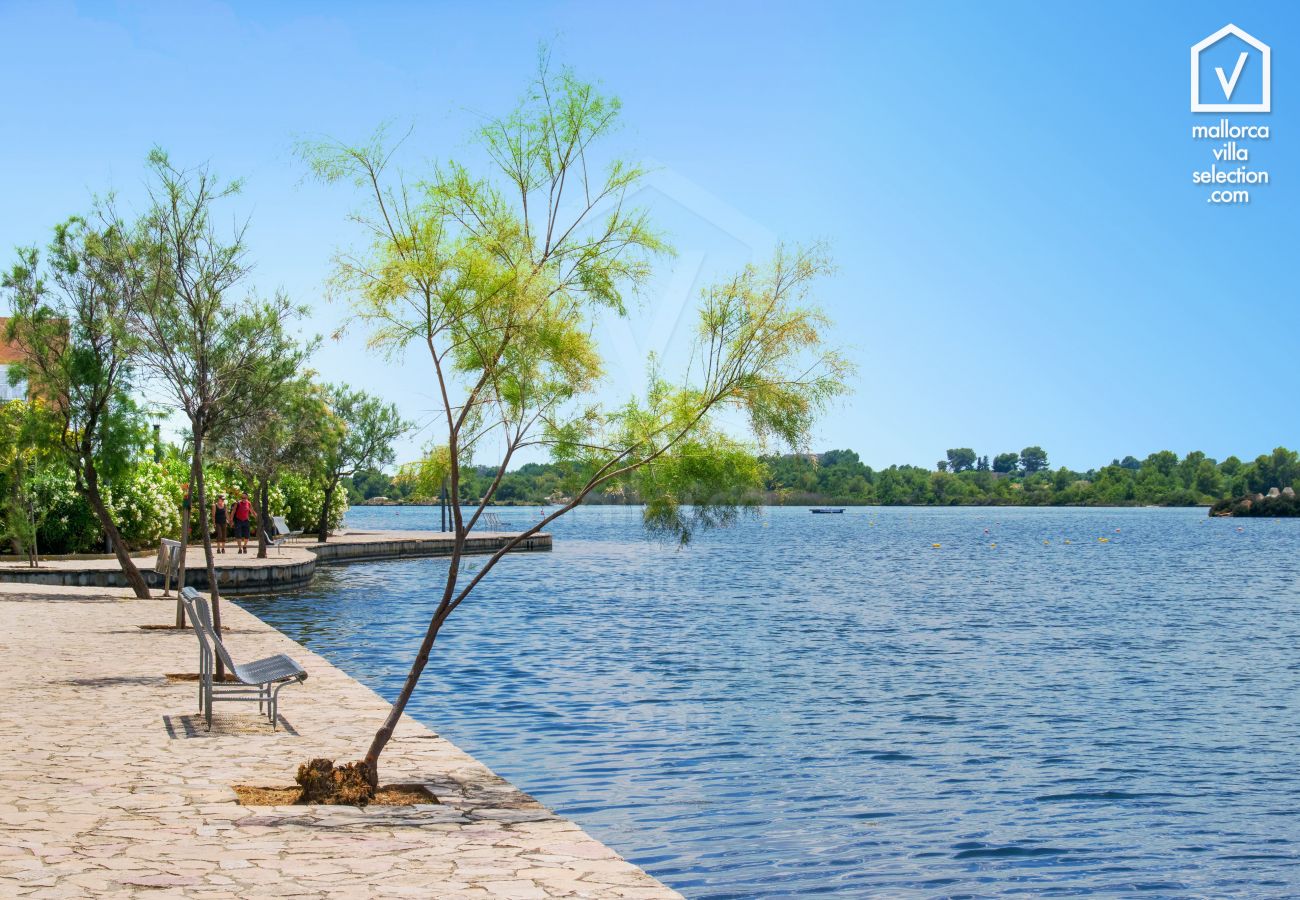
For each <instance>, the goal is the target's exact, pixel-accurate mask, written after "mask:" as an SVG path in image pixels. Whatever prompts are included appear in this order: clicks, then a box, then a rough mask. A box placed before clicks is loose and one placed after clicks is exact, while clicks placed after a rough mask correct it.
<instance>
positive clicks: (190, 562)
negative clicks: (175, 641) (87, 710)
mask: <svg viewBox="0 0 1300 900" xmlns="http://www.w3.org/2000/svg"><path fill="white" fill-rule="evenodd" d="M513 537H515V534H513V533H508V532H490V531H483V532H479V531H476V532H473V533H472V534H471V535H470V536H469V537H468V538H467V539H466V552H468V553H472V554H478V555H482V554H485V553H494V552H496V551H497V550H499V549H501V548H502V547H503V546H505V544H506V543H507V542H508V541H509V540H510V539H511V538H513ZM452 543H453V538H452V535H451V534H450V533H445V532H444V533H439V532H431V531H340V532H338V533H337V534H334V535H331V536H330V539H329V540H328V541H326V542H325V543H323V544H322V543H319V542H318V541H317V540H316V539H315V538H314V537H300V538H296V539H294V541H293V542H291V543H287V544H282V545H281V546H280V547H278V548H276V547H273V548H269V549H268V551H267V553H268V556H267V558H266V559H258V558H257V546H256V544H255V543H254V542H252V541H250V542H249V552H248V553H247V554H240V553H236V552H235V545H234V542H233V541H229V542H227V544H226V552H225V553H223V554H218V555H217V556H216V570H217V586H218V587H219V588H220V590H221V592H222V593H223V594H262V593H268V592H270V591H278V590H287V589H290V588H297V587H303V586H305V585H307V584H309V583H310V582H311V579H312V576H313V575H314V574H315V572H316V566H317V565H330V564H339V563H350V562H362V561H368V560H376V559H407V558H412V557H422V556H447V555H449V554H450V553H451V549H452ZM550 549H551V536H550V535H549V534H545V533H543V534H535V535H533V536H532V537H530V538H528V539H526V540H525V541H523V542H522V543H521V544H520V545H519V546H518V547H517V548H515V549H514V550H512V551H511V552H512V553H518V552H535V551H546V550H550ZM155 558H156V554H152V553H151V554H149V555H148V556H137V557H134V559H135V563H136V565H137V566H139V567H140V571H141V573H142V574H143V575H144V576H145V579H146V580H147V581H148V583H149V586H150V587H157V588H161V587H162V576H161V575H158V574H156V573H155V572H154V571H153V565H154V560H155ZM0 582H10V583H16V584H42V585H49V586H52V587H99V588H119V587H127V583H126V579H125V578H123V577H122V570H121V569H120V568H119V566H118V563H117V559H116V558H115V557H112V556H104V557H95V558H89V559H87V558H81V559H50V560H42V561H41V563H40V565H39V566H38V567H37V568H35V569H33V568H30V567H28V566H27V565H26V564H25V563H23V562H21V561H10V562H5V563H0ZM185 583H186V584H188V585H191V586H193V587H196V588H199V589H205V588H207V586H208V573H207V566H206V563H205V561H204V558H203V548H202V547H201V546H191V547H190V548H189V551H188V553H187V555H186V557H185Z"/></svg>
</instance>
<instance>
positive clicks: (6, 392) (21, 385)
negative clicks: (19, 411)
mask: <svg viewBox="0 0 1300 900" xmlns="http://www.w3.org/2000/svg"><path fill="white" fill-rule="evenodd" d="M10 368H11V367H10V366H7V365H0V403H8V402H9V401H10V400H26V399H27V380H26V379H25V378H21V379H19V380H18V382H17V383H16V384H10V383H9V370H10Z"/></svg>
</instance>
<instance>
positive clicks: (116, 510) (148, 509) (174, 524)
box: [106, 459, 182, 549]
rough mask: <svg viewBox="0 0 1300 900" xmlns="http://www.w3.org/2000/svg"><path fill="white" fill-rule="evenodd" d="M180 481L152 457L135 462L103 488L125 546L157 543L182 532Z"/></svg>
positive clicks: (176, 536) (175, 536) (148, 545)
mask: <svg viewBox="0 0 1300 900" xmlns="http://www.w3.org/2000/svg"><path fill="white" fill-rule="evenodd" d="M181 495H182V488H181V482H180V481H178V480H177V479H176V477H175V473H174V472H172V471H171V470H170V469H169V468H168V467H166V466H164V465H162V464H160V463H156V462H154V461H153V460H151V459H150V460H143V461H141V462H139V463H136V465H134V466H133V467H132V468H131V470H130V472H129V474H127V476H126V477H125V478H121V479H118V481H117V482H116V483H115V484H113V485H112V487H111V488H110V489H109V490H108V491H107V492H106V500H107V502H108V508H109V510H110V511H111V512H112V514H113V520H114V521H115V522H116V523H117V527H118V530H119V531H121V532H122V538H123V540H125V541H126V543H127V546H129V547H131V548H132V549H140V548H145V547H151V546H156V545H157V544H158V541H159V540H160V539H162V538H164V537H170V538H178V537H180V533H181Z"/></svg>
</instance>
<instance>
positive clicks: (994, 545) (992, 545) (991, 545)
mask: <svg viewBox="0 0 1300 900" xmlns="http://www.w3.org/2000/svg"><path fill="white" fill-rule="evenodd" d="M989 546H990V547H996V546H997V544H989Z"/></svg>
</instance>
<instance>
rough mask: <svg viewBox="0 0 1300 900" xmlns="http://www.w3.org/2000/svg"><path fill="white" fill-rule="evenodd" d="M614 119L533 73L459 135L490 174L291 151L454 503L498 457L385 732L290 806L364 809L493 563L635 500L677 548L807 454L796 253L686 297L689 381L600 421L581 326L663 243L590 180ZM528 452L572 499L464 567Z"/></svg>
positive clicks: (604, 105) (810, 312) (828, 382)
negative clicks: (339, 202)
mask: <svg viewBox="0 0 1300 900" xmlns="http://www.w3.org/2000/svg"><path fill="white" fill-rule="evenodd" d="M619 112H620V105H619V103H618V101H617V100H616V99H613V98H611V97H608V96H606V95H604V94H602V93H601V92H600V91H598V90H597V89H596V88H595V87H594V86H592V85H591V84H589V83H586V82H583V81H581V80H579V79H578V78H577V77H575V76H574V75H573V74H572V73H571V72H569V71H568V70H561V71H554V70H552V69H550V68H549V66H548V65H547V63H546V61H545V59H543V62H542V65H541V66H540V68H539V73H538V76H537V79H536V81H535V83H534V84H533V86H532V89H531V90H530V91H529V93H528V94H527V96H526V97H525V99H524V100H523V101H522V102H521V104H520V105H519V107H518V108H517V109H516V110H515V111H514V112H513V113H511V114H510V115H508V116H506V117H504V118H501V119H496V120H492V121H489V122H488V123H487V124H486V125H484V126H483V128H482V129H481V131H480V132H479V134H478V139H479V142H480V143H481V145H482V147H483V149H484V150H485V151H486V154H487V157H488V158H489V159H491V160H492V162H493V163H494V165H495V168H494V174H493V176H492V177H477V176H475V175H474V174H472V173H471V172H470V171H469V170H468V169H466V168H465V167H463V166H460V165H457V164H455V163H451V164H448V165H445V166H443V167H441V168H439V169H437V170H436V171H435V172H434V173H433V174H432V177H430V178H428V179H427V180H425V181H422V182H420V183H419V187H418V188H412V187H410V186H409V185H410V182H408V181H406V180H405V179H402V178H401V177H397V176H394V175H393V173H390V171H389V166H390V159H391V153H390V151H389V150H388V149H387V148H386V147H385V146H384V142H383V136H382V133H381V134H380V135H377V136H376V138H375V139H374V140H372V141H371V142H369V143H367V144H365V145H363V146H347V145H342V144H336V143H319V144H313V145H311V146H307V147H304V155H305V157H306V158H307V160H308V161H309V162H310V164H311V166H312V167H313V169H314V171H315V173H316V174H317V175H318V176H320V177H321V178H323V179H325V180H326V181H331V182H333V181H351V182H353V183H355V184H356V185H357V186H358V187H359V188H360V189H361V190H362V192H363V193H364V195H365V197H366V200H365V203H366V206H365V212H363V213H362V214H361V215H360V216H359V218H360V219H361V220H362V221H363V222H364V224H365V226H366V233H367V236H368V238H369V244H368V247H367V248H366V249H365V250H363V251H359V252H354V253H345V254H340V256H339V257H338V268H337V272H336V279H337V280H336V287H338V288H340V289H342V290H345V291H347V292H348V293H349V294H350V295H351V297H352V298H353V302H354V305H353V308H354V311H355V315H356V317H357V318H358V319H359V320H360V321H361V322H363V323H365V324H367V325H368V326H369V327H370V329H371V331H370V339H371V344H372V346H373V347H374V348H375V349H377V350H380V351H384V352H388V353H392V354H396V353H398V352H401V351H405V350H407V349H408V348H410V347H418V348H420V349H421V350H422V351H423V353H424V354H425V358H426V360H427V365H428V367H429V372H430V376H431V382H432V388H431V390H432V391H433V392H434V393H435V395H436V396H437V398H438V401H439V408H438V409H437V411H436V414H435V417H436V419H437V426H436V429H437V434H436V437H435V440H434V445H435V446H436V447H437V448H438V451H437V452H438V454H439V457H440V459H443V460H445V464H446V472H447V479H448V482H449V486H450V493H451V496H452V497H453V498H459V497H460V479H461V472H462V470H463V469H464V467H465V465H466V464H467V460H469V459H470V458H471V457H472V456H473V455H474V454H479V455H480V456H481V455H482V453H484V452H485V451H486V448H488V447H491V448H493V449H494V450H496V449H498V448H499V457H497V459H496V462H497V464H496V466H495V477H494V478H493V479H492V480H491V482H490V484H489V486H488V488H487V489H486V491H485V492H484V494H483V496H482V497H480V498H478V501H477V503H476V505H474V506H471V507H468V508H464V509H463V508H462V507H461V505H460V504H459V503H458V502H454V503H453V504H452V506H451V515H452V520H453V529H454V541H453V545H452V549H451V554H450V556H449V558H448V560H447V570H446V576H445V579H443V580H442V581H441V583H440V584H439V586H438V587H437V592H438V593H437V595H436V599H437V603H436V607H435V609H434V611H433V613H432V615H431V617H430V620H429V623H428V626H427V629H426V631H425V635H424V638H423V640H422V641H421V643H420V646H419V650H418V651H417V653H416V656H415V659H414V660H413V661H412V663H411V667H410V671H409V672H408V674H407V676H406V680H405V682H404V683H403V685H402V688H401V690H400V692H399V693H398V694H397V697H396V700H395V701H394V703H393V705H392V707H391V709H390V711H389V713H388V716H387V718H386V719H385V720H384V722H383V723H382V725H381V726H380V728H379V729H378V731H377V732H376V734H375V736H374V739H373V740H372V742H371V744H370V746H369V748H368V750H367V752H366V754H365V756H364V758H363V759H361V760H360V761H359V762H356V763H350V764H347V765H344V766H338V767H334V766H333V764H332V763H331V762H330V761H326V760H313V761H312V763H311V764H309V765H304V766H302V767H301V768H300V769H299V775H298V780H299V782H300V783H301V784H302V785H303V787H304V788H305V796H306V798H307V799H309V800H310V799H321V800H324V801H326V802H363V803H364V802H366V800H367V798H368V797H369V796H373V791H374V789H375V787H376V786H377V784H378V764H379V759H380V756H381V754H382V753H383V751H384V748H385V746H386V745H387V744H388V742H389V740H390V739H391V738H392V736H393V731H394V729H395V727H396V726H397V723H398V721H399V719H400V718H401V715H402V712H403V710H404V709H405V707H406V704H407V702H408V701H409V700H410V698H411V695H412V694H413V692H414V691H415V688H416V686H417V685H418V683H419V681H420V677H421V674H422V673H423V671H424V669H425V666H426V664H427V663H428V660H429V656H430V653H431V651H432V649H433V646H434V643H435V641H436V639H437V637H438V634H439V632H440V630H441V629H442V628H443V626H444V624H445V623H446V622H447V620H448V617H449V616H451V615H452V613H454V612H455V611H456V609H457V608H459V607H460V605H461V604H462V603H464V602H465V601H466V600H467V599H468V598H469V597H470V596H471V595H472V593H473V592H474V590H475V588H476V587H477V586H478V585H479V584H481V583H482V581H483V579H484V578H486V577H488V575H490V574H491V572H492V571H493V568H494V567H495V566H496V564H497V563H498V562H499V561H500V560H501V558H502V557H503V556H504V554H505V553H507V552H509V551H510V550H512V549H514V548H515V547H517V546H518V545H519V544H520V543H521V542H523V541H526V540H527V539H528V538H529V537H531V536H532V535H534V534H536V533H537V532H539V531H540V530H542V529H543V528H545V527H546V526H547V525H549V524H550V523H551V522H553V521H555V520H556V519H557V518H558V517H560V516H562V515H564V514H565V513H567V512H569V511H570V510H572V509H573V508H574V507H575V506H577V505H578V504H579V503H581V502H582V501H583V499H584V498H586V497H587V496H589V495H590V494H592V492H594V491H607V490H615V489H625V490H634V491H635V492H637V493H638V494H639V495H640V496H641V497H642V498H643V499H644V500H645V502H646V512H645V518H646V523H647V525H648V526H650V527H651V528H652V529H655V530H657V531H659V532H661V533H663V534H665V535H671V536H672V537H674V538H676V539H677V540H679V541H681V542H683V543H684V542H686V541H688V540H689V538H690V537H691V535H692V534H693V533H694V532H695V531H696V530H697V529H699V528H704V527H709V526H713V525H720V524H726V523H729V522H730V521H732V520H733V519H734V518H735V517H736V516H737V515H738V514H739V510H740V507H741V505H742V504H743V503H745V502H747V501H746V495H747V492H749V491H751V490H752V489H754V488H757V487H759V486H760V485H761V476H762V466H761V464H760V463H759V461H758V459H757V456H756V450H757V448H759V447H761V446H762V445H763V444H764V443H766V442H768V441H773V440H776V441H780V442H783V443H786V444H789V445H792V446H804V445H805V443H806V438H807V436H808V433H809V429H810V426H811V425H812V423H813V422H814V420H815V418H816V417H817V415H818V414H819V412H821V411H822V410H823V409H824V408H825V407H826V405H827V404H828V403H829V402H830V401H831V400H832V399H833V398H835V397H836V396H837V395H839V394H841V393H842V392H843V391H844V390H845V379H846V377H847V375H848V373H849V366H848V364H847V363H846V362H845V360H844V359H843V358H842V357H841V356H840V355H839V354H838V353H837V352H835V351H834V350H833V349H830V348H829V347H828V346H827V340H826V332H827V330H828V327H829V323H828V321H827V319H826V318H825V317H824V316H823V315H822V313H821V312H819V311H818V308H817V307H816V305H815V304H813V303H812V302H811V301H810V296H809V295H810V290H811V288H812V286H813V284H814V283H815V282H816V280H817V279H818V278H819V277H820V276H821V275H823V274H825V273H826V272H827V271H828V268H829V264H828V261H827V259H826V258H825V256H824V255H823V254H822V252H821V251H820V250H818V249H815V248H814V249H811V250H795V249H778V250H777V251H776V253H775V255H774V256H773V258H772V260H771V261H770V263H768V264H767V265H766V266H763V267H758V266H754V267H748V268H745V269H744V270H743V271H741V272H739V273H737V274H736V275H735V276H734V277H732V278H730V279H728V280H726V281H723V282H721V283H719V284H717V285H715V286H713V287H711V288H708V289H707V290H705V291H703V293H702V297H701V304H700V310H699V312H700V321H699V325H698V330H697V342H696V353H695V356H694V359H693V362H692V363H691V365H690V366H689V368H688V370H687V371H686V372H684V373H683V374H682V375H681V376H680V377H678V378H674V379H670V378H669V377H667V376H666V375H664V374H663V373H662V372H661V371H658V370H653V371H651V373H650V376H649V383H648V386H647V388H646V390H645V392H644V394H643V395H641V396H638V397H636V398H634V399H630V400H628V401H627V402H626V403H624V404H622V405H619V406H615V407H613V408H606V407H603V406H602V405H601V404H599V403H598V402H597V398H596V391H597V387H598V384H599V383H600V381H601V379H602V372H603V365H602V359H601V355H600V351H599V348H598V347H597V345H596V343H595V341H594V339H593V337H592V331H593V328H592V325H593V320H594V317H595V316H596V315H598V314H600V313H602V312H606V311H612V312H615V313H619V314H621V313H624V312H625V304H624V298H625V296H629V295H630V294H631V293H632V292H634V291H635V290H636V289H637V288H638V287H640V286H642V285H644V284H645V283H646V281H647V280H648V279H649V277H650V276H651V274H652V261H653V259H654V258H655V257H656V256H657V255H659V254H662V253H664V252H666V251H667V249H668V248H667V246H666V244H665V243H664V241H663V239H662V238H661V237H660V236H659V235H658V234H657V233H656V232H655V230H654V229H653V228H652V227H651V224H650V222H649V219H648V214H647V213H646V212H645V211H643V210H640V209H636V208H634V207H633V206H632V205H631V203H630V202H629V198H630V196H631V195H632V193H633V192H634V191H635V190H636V189H637V187H638V186H639V185H640V183H641V181H642V178H643V175H644V170H643V169H642V168H641V167H639V166H637V165H633V164H629V163H627V162H622V161H618V160H614V161H612V162H608V163H607V164H605V165H603V166H599V167H598V166H597V164H596V158H597V153H598V152H600V151H599V150H598V147H599V145H600V143H601V140H602V139H603V138H605V137H606V136H607V135H609V133H610V132H611V130H612V129H613V128H614V126H615V124H616V122H617V119H618V115H619ZM737 423H744V424H743V426H742V425H738V424H737ZM741 427H743V428H744V430H745V431H747V432H748V435H746V436H744V439H743V440H742V438H741V437H738V436H736V432H737V430H738V429H739V428H741ZM529 447H533V448H537V447H541V448H545V449H547V450H549V452H550V454H551V456H552V457H553V458H555V459H557V460H560V461H565V462H566V463H568V464H570V467H571V469H572V470H573V471H574V472H576V473H578V474H577V476H576V480H575V481H574V484H573V490H572V491H571V496H570V499H568V500H567V502H565V503H564V504H563V505H561V506H560V507H558V508H557V509H555V510H554V511H553V512H551V513H549V514H548V515H546V516H545V517H543V518H541V519H540V520H539V521H537V522H536V523H535V524H533V525H532V526H531V527H529V528H528V529H526V530H524V531H523V532H521V533H519V534H517V535H513V536H512V537H511V538H510V539H509V540H507V541H505V542H504V544H503V546H502V547H501V548H500V549H499V550H498V551H496V552H495V553H493V554H492V555H490V556H488V557H486V558H484V559H483V561H482V562H481V564H480V565H478V566H477V567H475V568H474V569H473V570H472V571H468V570H466V569H465V568H463V564H464V563H465V545H466V538H467V536H468V534H469V533H470V530H471V529H472V528H473V527H474V526H475V524H476V523H477V522H478V520H479V518H480V516H481V515H482V514H483V512H484V508H485V507H486V505H487V504H489V503H491V502H492V499H493V497H494V496H495V494H496V491H497V489H498V487H499V486H500V484H501V481H502V478H503V476H504V475H505V473H506V471H507V468H508V467H509V466H510V465H511V463H512V461H513V460H515V458H516V455H517V454H518V453H519V452H520V451H521V450H523V449H524V448H529Z"/></svg>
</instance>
